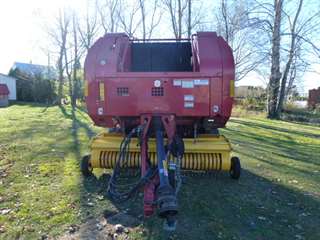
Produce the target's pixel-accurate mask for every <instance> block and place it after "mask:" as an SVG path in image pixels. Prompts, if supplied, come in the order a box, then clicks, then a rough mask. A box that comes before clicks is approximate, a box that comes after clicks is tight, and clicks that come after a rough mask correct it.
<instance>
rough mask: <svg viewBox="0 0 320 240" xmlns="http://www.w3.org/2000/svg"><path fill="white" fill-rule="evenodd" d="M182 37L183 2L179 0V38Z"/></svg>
mask: <svg viewBox="0 0 320 240" xmlns="http://www.w3.org/2000/svg"><path fill="white" fill-rule="evenodd" d="M181 36H182V8H181V0H178V38H179V39H181Z"/></svg>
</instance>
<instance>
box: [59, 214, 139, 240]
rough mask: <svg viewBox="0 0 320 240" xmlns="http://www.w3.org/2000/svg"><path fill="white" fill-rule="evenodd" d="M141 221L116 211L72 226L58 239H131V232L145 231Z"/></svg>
mask: <svg viewBox="0 0 320 240" xmlns="http://www.w3.org/2000/svg"><path fill="white" fill-rule="evenodd" d="M141 223H142V222H141V221H140V220H138V219H137V218H135V217H133V216H131V215H129V214H127V213H126V212H119V213H115V214H114V215H112V216H108V217H107V216H102V217H100V218H97V219H90V220H88V221H87V222H85V223H83V224H81V225H80V226H75V225H73V226H70V228H69V231H68V233H66V234H65V235H64V236H62V237H59V238H58V240H80V239H82V240H89V239H99V240H113V239H119V240H124V239H129V234H132V233H134V232H141V231H143V230H142V229H141V227H140V225H141Z"/></svg>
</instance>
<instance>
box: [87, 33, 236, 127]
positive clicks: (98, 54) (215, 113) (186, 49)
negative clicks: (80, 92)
mask: <svg viewBox="0 0 320 240" xmlns="http://www.w3.org/2000/svg"><path fill="white" fill-rule="evenodd" d="M175 46H176V48H175ZM139 53H141V55H139ZM170 54H171V55H170ZM144 60H145V62H144ZM160 70H162V71H160ZM175 70H176V71H175ZM85 79H86V81H87V84H86V86H87V87H88V89H87V93H88V94H87V96H86V103H87V108H88V112H89V115H90V117H91V118H92V119H93V121H94V122H95V124H96V125H99V126H106V127H112V124H113V122H112V118H126V117H130V118H136V119H137V120H138V119H139V117H140V116H141V115H142V114H174V115H176V116H177V119H183V118H187V119H190V118H191V119H192V118H194V120H199V119H201V118H207V119H209V118H210V119H213V120H214V121H215V126H216V127H223V126H224V125H225V123H226V122H227V120H228V119H229V117H230V114H231V108H232V102H233V96H230V91H231V90H230V89H231V87H232V86H231V85H230V83H232V82H233V80H234V62H233V56H232V51H231V49H230V47H229V46H228V45H227V43H226V42H225V41H224V40H223V39H222V38H221V37H218V36H217V35H216V34H215V33H213V32H201V33H197V34H196V35H194V36H193V38H192V39H191V40H190V41H187V42H181V41H175V42H172V41H171V42H170V41H168V42H165V43H162V42H161V43H158V42H155V43H153V42H149V43H144V42H135V41H132V40H130V39H129V38H128V37H127V35H125V34H106V35H105V36H104V37H103V38H100V39H99V40H98V41H97V42H96V43H95V44H94V45H93V46H92V48H90V50H89V52H88V55H87V58H86V61H85ZM101 88H103V89H101ZM102 92H103V95H104V96H101V93H102ZM102 97H103V98H102ZM178 124H179V121H178ZM190 124H193V123H192V121H191V122H190Z"/></svg>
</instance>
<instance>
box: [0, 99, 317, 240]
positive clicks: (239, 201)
mask: <svg viewBox="0 0 320 240" xmlns="http://www.w3.org/2000/svg"><path fill="white" fill-rule="evenodd" d="M97 132H99V128H97V127H94V126H93V125H92V123H91V121H90V119H89V118H88V116H87V115H86V113H85V112H83V111H81V110H79V109H76V110H74V111H73V110H72V109H71V108H59V107H57V106H54V107H48V108H47V107H45V106H42V105H35V104H33V105H29V104H22V103H20V104H17V105H13V106H10V107H9V108H3V109H0V239H19V238H20V239H40V238H41V236H43V237H44V236H49V237H51V238H56V237H57V238H58V237H59V236H61V235H64V234H65V233H66V232H67V231H68V229H69V228H70V226H77V225H79V224H81V223H84V222H86V221H88V220H90V219H92V218H98V217H100V216H101V215H103V214H105V215H106V213H112V212H120V211H123V210H127V214H128V215H131V216H133V217H135V218H137V219H140V220H139V221H137V222H136V223H135V225H134V226H131V227H132V231H130V233H129V237H130V239H164V237H165V236H164V234H163V232H162V225H161V224H162V223H161V221H160V220H158V219H157V218H156V217H154V218H151V219H149V220H146V221H144V222H143V221H142V220H141V216H139V215H140V214H141V213H142V209H141V207H142V206H141V205H142V204H140V201H134V202H128V203H127V204H126V205H125V206H119V205H114V204H113V203H111V202H110V201H109V200H108V199H106V198H104V197H103V196H104V193H105V190H106V181H105V178H104V176H105V175H102V172H101V171H96V172H95V174H96V175H97V179H94V178H91V179H84V178H83V177H82V176H81V174H80V172H79V159H80V158H81V156H82V155H83V154H84V153H85V152H86V151H87V146H88V142H89V139H90V137H92V136H93V135H94V134H95V133H97ZM222 132H223V134H225V135H226V136H227V137H228V138H229V139H230V141H231V143H232V145H233V148H234V155H237V156H239V157H240V158H241V161H242V166H243V172H242V176H241V178H240V180H239V181H234V180H231V179H230V178H229V176H228V174H223V173H219V174H217V176H216V177H207V176H206V177H200V176H196V177H191V176H186V177H185V179H184V184H183V186H182V189H181V191H180V195H179V203H180V210H181V211H180V213H179V219H178V228H177V232H176V234H175V236H174V237H173V239H184V240H188V239H228V240H229V239H248V240H253V239H256V240H267V239H281V240H286V239H288V240H289V239H290V240H291V239H297V240H300V239H306V240H318V239H320V228H319V226H320V184H319V183H320V127H317V126H311V125H303V124H294V123H289V122H284V121H271V120H266V119H264V118H262V117H254V118H250V117H248V118H233V119H231V120H230V121H229V122H228V125H227V128H226V129H223V130H222ZM99 176H100V178H99ZM91 237H92V239H95V236H91ZM81 238H82V239H84V238H85V236H83V237H81V236H80V239H81Z"/></svg>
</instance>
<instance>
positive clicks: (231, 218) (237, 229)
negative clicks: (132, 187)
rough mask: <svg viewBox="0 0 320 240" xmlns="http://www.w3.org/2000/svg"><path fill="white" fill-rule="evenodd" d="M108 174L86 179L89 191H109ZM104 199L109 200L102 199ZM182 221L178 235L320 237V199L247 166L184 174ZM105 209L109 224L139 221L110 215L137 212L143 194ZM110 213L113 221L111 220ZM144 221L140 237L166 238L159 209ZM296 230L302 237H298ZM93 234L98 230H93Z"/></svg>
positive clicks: (136, 224) (191, 236)
mask: <svg viewBox="0 0 320 240" xmlns="http://www.w3.org/2000/svg"><path fill="white" fill-rule="evenodd" d="M108 177H109V176H108V175H102V176H101V177H100V178H97V177H90V178H87V179H85V180H84V184H87V187H85V188H86V190H87V191H89V192H90V193H91V194H95V193H101V191H103V192H104V193H105V190H106V183H107V180H108ZM104 201H105V200H104ZM178 201H179V214H178V225H177V230H176V232H175V234H174V235H175V237H176V238H174V239H184V240H188V239H280V238H281V239H288V240H289V239H295V238H298V239H299V237H301V238H300V239H310V240H316V239H319V238H320V230H317V229H318V227H317V226H318V225H319V224H320V216H319V214H318V211H319V210H320V201H319V199H318V198H316V197H314V196H312V195H308V194H306V193H303V192H299V191H296V190H294V189H291V188H288V187H285V186H283V185H282V184H281V183H279V182H273V181H270V180H268V179H266V178H263V177H261V176H258V175H256V174H254V173H252V172H250V171H247V170H243V171H242V176H241V179H240V180H239V181H235V180H232V179H230V178H229V176H228V174H226V173H219V174H218V176H217V177H216V178H214V177H210V176H202V177H200V176H197V177H194V176H190V175H187V176H185V183H184V184H183V185H182V188H181V191H180V193H179V196H178ZM114 207H116V210H115V209H114V208H112V209H104V216H105V217H106V218H107V220H108V222H109V223H110V224H119V223H120V224H122V225H124V226H126V227H136V226H138V225H139V222H134V223H129V224H128V221H126V220H124V219H121V218H120V219H116V220H114V219H113V218H112V217H113V216H114V215H116V214H117V213H118V212H119V211H120V212H121V211H124V210H126V212H127V214H128V215H130V216H134V217H135V218H139V217H138V216H140V217H141V215H142V213H143V212H142V211H143V209H142V200H141V198H136V199H132V200H129V201H128V202H126V203H124V204H119V203H118V204H117V203H114ZM109 219H110V221H109ZM141 223H143V225H142V226H143V228H144V230H145V234H144V235H143V236H140V237H139V238H138V239H167V238H166V237H167V234H166V233H165V232H164V231H163V229H162V223H163V222H162V220H160V219H158V218H157V216H156V214H155V215H154V216H153V217H151V218H149V219H146V220H144V221H143V222H142V219H141V222H140V224H141ZM297 236H298V237H297ZM92 238H93V239H94V235H93V236H92ZM84 239H86V238H84Z"/></svg>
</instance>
